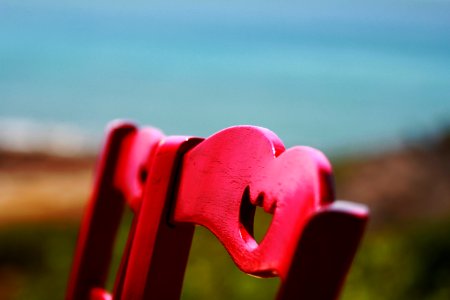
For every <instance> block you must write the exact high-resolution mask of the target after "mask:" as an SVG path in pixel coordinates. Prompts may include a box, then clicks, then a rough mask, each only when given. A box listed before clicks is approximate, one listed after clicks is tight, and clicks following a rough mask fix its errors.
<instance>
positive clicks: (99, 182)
mask: <svg viewBox="0 0 450 300" xmlns="http://www.w3.org/2000/svg"><path fill="white" fill-rule="evenodd" d="M162 137H163V134H162V133H161V132H160V131H159V130H157V129H153V128H143V129H138V128H137V127H136V126H135V125H133V124H131V123H128V122H114V123H112V124H110V126H109V127H108V131H107V137H106V141H105V143H104V145H103V149H102V152H101V154H100V157H99V160H98V162H97V163H98V165H97V168H96V172H95V182H94V186H93V191H92V194H91V198H90V200H89V202H88V206H87V208H86V211H85V214H84V218H83V221H82V225H81V229H80V232H79V236H78V242H77V248H76V250H75V256H74V261H73V264H72V270H71V273H70V276H69V285H68V289H67V293H66V299H67V300H71V299H88V298H89V295H90V294H91V290H92V289H94V288H103V287H104V285H105V281H106V279H107V275H108V271H109V265H110V261H111V256H112V251H113V248H114V242H115V237H116V234H117V229H118V227H119V225H120V221H121V216H122V213H123V210H124V206H125V205H129V206H130V207H131V208H132V210H133V211H134V212H137V210H139V207H140V205H141V201H142V185H143V183H142V182H141V181H142V173H143V172H144V173H145V172H146V171H145V167H146V166H147V161H149V160H151V157H152V153H153V152H154V150H155V147H156V145H157V144H158V143H159V141H160V140H161V138H162ZM132 234H133V233H132V232H130V235H131V236H132ZM119 273H120V272H119ZM121 276H122V275H120V274H119V276H118V278H120V277H121Z"/></svg>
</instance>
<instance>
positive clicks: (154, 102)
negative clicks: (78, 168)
mask: <svg viewBox="0 0 450 300" xmlns="http://www.w3.org/2000/svg"><path fill="white" fill-rule="evenodd" d="M172 4H173V3H172ZM175 4H176V5H175ZM175 4H173V6H171V5H169V4H158V5H152V4H151V3H147V2H144V1H138V2H137V3H136V2H133V4H128V5H127V4H126V3H125V2H124V3H121V2H119V4H117V5H114V6H112V5H110V4H108V2H106V1H101V2H100V3H97V4H95V5H94V4H90V3H89V2H86V3H84V2H81V3H78V2H72V1H66V2H64V5H63V4H60V3H59V2H56V1H42V2H36V1H28V2H27V1H26V2H23V3H22V4H15V3H14V2H13V1H3V2H1V3H0V38H1V39H0V119H7V120H11V119H12V120H18V119H20V120H28V121H31V122H37V123H40V122H44V123H45V122H52V124H69V125H71V126H75V127H78V128H81V129H82V130H84V131H88V132H90V133H93V134H94V135H97V134H100V133H101V132H102V130H103V128H104V125H105V124H106V123H107V122H108V121H109V120H111V119H114V118H129V119H133V120H136V121H138V122H141V123H146V124H152V125H155V126H157V127H160V128H162V129H163V130H164V131H165V132H166V133H168V134H194V135H201V136H207V135H209V134H211V133H213V132H215V131H217V130H219V129H222V128H224V127H227V126H231V125H236V124H254V125H260V126H264V127H268V128H270V129H272V130H273V131H275V132H276V133H277V134H278V135H279V136H280V137H281V138H282V139H283V140H284V141H285V143H286V144H287V145H288V146H291V145H294V144H306V145H312V146H315V147H319V148H322V149H325V150H326V151H329V152H333V151H335V152H338V151H370V150H371V149H378V148H379V147H380V146H382V147H384V146H390V145H395V144H396V143H398V142H399V141H400V140H402V139H404V138H405V137H409V136H414V135H417V134H419V135H420V134H423V133H426V132H429V131H433V130H434V129H435V128H437V127H439V126H442V124H448V123H449V121H448V120H450V118H449V116H450V17H449V16H450V4H449V3H448V2H445V1H444V2H442V1H441V2H422V1H404V2H403V1H394V2H378V3H370V2H363V3H361V2H356V1H348V2H345V4H340V5H339V6H338V5H336V4H330V3H327V2H324V1H321V2H320V3H319V4H311V3H304V2H301V3H299V2H287V3H284V4H276V3H272V2H263V3H259V2H251V3H248V2H247V3H241V4H238V3H232V4H225V3H223V2H220V1H219V2H218V1H216V2H213V3H212V4H211V3H207V2H204V3H203V2H189V3H187V4H186V3H184V2H183V3H181V2H175ZM14 124H16V123H14ZM3 130H6V129H5V128H3Z"/></svg>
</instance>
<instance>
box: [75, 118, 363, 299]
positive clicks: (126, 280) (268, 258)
mask: <svg viewBox="0 0 450 300" xmlns="http://www.w3.org/2000/svg"><path fill="white" fill-rule="evenodd" d="M129 131H130V132H132V133H133V134H130V133H128V132H129ZM122 132H126V134H124V133H122ZM115 139H116V140H118V141H116V142H112V141H114V140H115ZM108 140H109V141H110V142H109V143H107V145H110V146H106V147H105V149H106V150H104V154H103V156H102V157H103V158H102V161H103V165H104V166H108V165H113V166H114V167H111V169H110V170H109V172H113V173H114V174H115V175H114V178H113V179H111V178H109V179H108V180H106V181H107V182H108V184H109V185H108V184H107V185H106V186H107V187H108V188H109V189H108V188H107V189H106V190H107V191H109V192H108V193H106V194H105V197H106V196H108V197H112V198H114V196H115V194H114V193H116V192H117V190H119V191H120V193H119V194H120V195H122V198H121V201H119V202H126V203H128V205H129V206H130V207H131V208H132V209H133V210H134V211H135V212H136V213H137V218H135V220H136V221H135V222H134V224H133V228H132V230H131V234H130V239H129V243H128V246H127V249H126V250H125V252H124V257H123V259H122V266H121V269H120V271H119V273H118V279H116V287H115V290H114V299H136V300H137V299H179V297H180V293H181V288H182V283H183V276H184V271H185V268H186V263H187V258H188V254H189V249H190V245H191V241H192V236H193V232H194V226H195V225H196V224H198V225H202V226H205V227H206V228H208V229H209V230H211V231H212V232H213V233H214V234H215V235H216V237H217V238H218V239H219V240H220V242H221V243H222V244H223V245H224V247H225V248H226V249H227V251H228V252H229V254H230V255H231V257H232V258H233V260H234V262H235V263H236V265H237V266H238V267H239V268H240V269H241V270H243V271H244V272H247V273H249V274H252V275H256V276H260V277H271V276H279V277H280V278H281V282H282V284H281V287H280V289H279V292H278V296H277V297H278V299H335V298H337V297H338V295H339V291H340V288H341V286H342V284H343V282H344V279H345V276H346V274H347V272H348V269H349V267H350V265H351V261H352V259H353V256H354V254H355V252H356V249H357V246H358V244H359V241H360V239H361V236H362V234H363V231H364V227H365V224H366V221H367V217H368V212H367V209H366V208H365V207H364V206H360V205H357V204H353V203H349V202H343V201H335V200H334V190H333V180H332V171H331V166H330V164H329V162H328V160H327V159H326V157H325V156H324V155H323V154H322V153H321V152H320V151H318V150H315V149H313V148H310V147H302V146H298V147H293V148H290V149H288V150H285V148H284V146H283V144H282V142H281V141H280V140H279V139H278V137H277V136H276V135H275V134H274V133H272V132H271V131H269V130H267V129H263V128H259V127H252V126H237V127H232V128H228V129H225V130H223V131H220V132H218V133H216V134H215V135H213V136H211V137H209V138H207V139H206V140H204V141H202V140H201V139H198V138H188V137H177V136H175V137H163V136H162V134H156V133H155V132H154V131H152V130H150V131H144V130H140V131H136V129H135V128H134V127H130V126H129V125H124V124H123V125H121V126H119V127H118V128H116V129H115V130H113V131H112V133H111V134H110V137H109V139H108ZM156 142H158V143H156ZM119 144H120V145H121V147H119V148H120V149H121V152H120V151H119V152H118V150H113V149H114V147H113V145H116V146H115V147H116V148H117V147H118V146H117V145H119ZM149 148H151V149H149ZM105 153H106V154H107V155H106V154H105ZM110 153H116V154H115V155H112V154H110ZM109 156H114V157H115V158H114V159H111V160H112V161H113V162H114V163H108V162H105V161H107V159H106V157H109ZM100 170H103V171H101V172H100V174H103V175H102V176H106V177H107V176H111V175H106V174H110V173H109V172H106V167H103V169H100ZM143 170H146V171H143ZM144 175H146V176H144ZM102 176H100V178H103V177H102ZM144 179H145V186H144V187H143V186H142V182H140V181H139V180H141V181H142V180H144ZM103 180H105V179H103ZM111 181H112V182H113V184H112V185H113V186H114V188H111ZM101 182H102V181H101V180H98V182H97V185H96V189H95V190H94V191H97V192H94V197H93V198H92V199H94V200H92V201H91V208H90V209H89V210H88V213H87V217H86V218H85V220H84V222H83V227H82V229H81V234H80V241H79V244H78V248H77V255H76V258H75V263H74V266H75V267H74V270H73V271H72V277H71V282H70V285H69V293H68V295H75V294H76V293H75V292H73V291H74V290H76V288H75V289H74V287H78V286H80V280H79V279H78V278H79V277H80V276H75V275H77V274H80V273H81V274H85V276H84V277H83V276H81V278H85V277H86V278H88V279H90V277H89V276H88V275H89V272H92V273H93V274H102V275H101V276H100V275H97V277H95V279H97V282H95V283H92V282H91V281H89V280H88V281H87V283H83V284H81V286H83V287H84V289H81V290H82V291H83V293H80V294H78V295H81V296H83V297H81V298H80V297H77V296H72V297H68V299H85V298H84V297H87V296H86V295H89V293H88V292H90V293H91V294H90V295H91V297H92V299H103V298H101V297H106V296H107V295H109V294H107V293H106V292H105V293H103V292H104V291H103V290H101V289H100V290H98V289H97V290H93V288H102V287H103V283H104V277H102V276H104V269H105V266H104V264H106V262H103V264H101V265H98V262H96V261H95V260H93V259H91V257H90V256H89V255H92V256H99V255H100V253H102V252H103V251H105V250H106V251H109V248H110V247H112V246H111V242H110V240H111V238H110V237H107V238H105V237H102V236H98V235H94V234H95V233H99V232H101V231H98V230H97V231H95V230H94V232H93V231H92V227H93V226H94V227H95V224H96V222H93V221H92V220H93V219H95V218H94V217H93V216H92V210H93V208H92V206H95V207H97V206H98V202H101V201H100V200H98V199H99V198H102V197H98V196H95V195H97V194H98V193H99V192H98V191H99V190H100V191H101V190H102V189H101V188H100V186H101ZM113 191H114V192H113ZM96 193H97V194H96ZM104 201H106V200H104ZM108 201H110V202H111V200H108ZM105 203H106V202H105ZM108 203H109V202H108ZM110 204H111V203H109V205H110ZM96 205H97V206H96ZM256 206H261V207H263V208H264V210H265V211H266V212H267V213H271V214H273V219H272V223H271V225H270V227H269V229H268V230H267V232H266V234H265V236H264V238H263V239H262V241H261V242H260V243H257V242H256V240H255V239H254V237H253V219H254V213H255V208H256ZM102 209H103V210H105V211H103V213H104V215H103V216H104V218H103V221H106V222H111V224H113V227H114V226H117V224H118V223H117V221H115V219H116V218H118V216H119V213H118V212H116V210H119V209H118V208H117V209H113V210H111V207H110V206H108V207H107V208H106V207H105V206H101V207H100V206H99V207H98V208H97V210H99V211H102ZM107 216H109V218H108V217H107ZM106 219H108V220H106ZM114 230H116V229H114ZM114 232H115V231H114ZM86 236H89V237H90V238H91V239H93V240H94V241H95V240H96V239H98V240H99V241H100V242H99V241H97V242H92V244H90V243H89V242H91V240H89V241H88V242H86V239H87V238H86ZM83 237H84V238H83ZM105 239H106V242H107V243H106V247H105V243H104V242H105ZM86 244H88V245H91V246H92V247H93V250H92V251H91V252H89V251H86V246H85V245H86ZM83 245H84V246H83ZM96 247H97V248H96ZM88 248H89V247H88ZM80 253H83V255H84V256H83V255H81V254H80ZM109 256H110V253H109V252H108V255H107V258H108V259H103V260H102V261H106V260H109ZM80 257H82V258H83V257H84V260H83V259H80ZM86 257H87V258H86ZM80 265H81V266H84V267H85V269H86V270H87V271H86V272H87V273H86V272H84V273H83V272H80V271H79V270H78V269H79V268H80V267H79V266H80ZM99 270H100V272H99ZM102 280H103V281H102ZM74 282H75V283H74ZM92 291H94V292H95V293H97V294H95V293H94V292H92ZM102 293H103V294H102ZM95 295H96V296H95ZM94 296H95V297H97V298H95V297H94Z"/></svg>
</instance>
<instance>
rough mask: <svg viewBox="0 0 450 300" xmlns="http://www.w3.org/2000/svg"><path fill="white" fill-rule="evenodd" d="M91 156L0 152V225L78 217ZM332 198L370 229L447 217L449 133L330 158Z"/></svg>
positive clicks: (92, 163)
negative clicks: (360, 215) (356, 209)
mask: <svg viewBox="0 0 450 300" xmlns="http://www.w3.org/2000/svg"><path fill="white" fill-rule="evenodd" d="M95 161H96V157H95V156H94V155H91V154H84V155H80V156H57V155H53V154H51V153H42V152H29V153H27V152H17V151H5V150H0V191H1V197H0V227H3V226H5V225H6V224H20V223H35V222H45V221H56V222H67V221H69V220H71V221H79V220H80V218H81V215H82V212H83V209H84V206H85V203H86V201H87V200H88V198H89V193H90V190H91V186H92V184H93V173H94V167H95ZM331 162H332V165H333V169H334V173H335V181H336V190H337V191H336V192H337V199H347V200H350V201H354V202H359V203H364V204H366V205H368V206H369V208H370V210H371V222H370V226H371V227H378V226H383V225H386V224H392V223H395V224H398V223H400V222H405V221H407V222H411V221H414V220H418V221H420V220H426V219H441V218H445V217H448V216H449V215H450V201H448V199H450V185H449V184H448V182H450V133H447V134H442V135H441V136H440V137H439V138H438V139H433V140H425V139H423V140H422V141H421V140H418V141H416V142H413V143H409V144H407V145H406V146H404V147H403V148H399V149H392V150H388V151H385V152H381V153H376V154H368V155H357V156H347V157H341V158H337V159H331Z"/></svg>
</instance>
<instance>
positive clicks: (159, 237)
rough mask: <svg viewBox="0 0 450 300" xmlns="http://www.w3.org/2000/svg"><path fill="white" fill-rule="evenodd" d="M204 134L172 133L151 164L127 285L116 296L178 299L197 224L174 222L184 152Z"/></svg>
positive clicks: (193, 145) (130, 258)
mask: <svg viewBox="0 0 450 300" xmlns="http://www.w3.org/2000/svg"><path fill="white" fill-rule="evenodd" d="M200 141H201V139H198V138H187V137H168V138H166V139H165V140H163V141H162V142H161V143H160V145H159V147H158V149H157V151H156V153H155V159H154V161H153V163H152V166H151V168H150V172H149V176H148V179H147V185H146V187H145V192H144V200H143V203H142V207H141V211H140V214H139V216H138V223H137V227H136V231H135V235H134V239H133V242H132V246H131V250H130V254H129V260H128V266H127V270H126V273H125V281H124V285H123V290H122V293H121V294H120V295H115V296H116V297H117V299H124V300H125V299H126V300H132V299H136V300H138V299H179V297H180V294H181V288H182V283H183V277H184V272H185V268H186V264H187V259H188V255H189V249H190V246H191V242H192V237H193V233H194V224H184V225H177V226H174V225H173V224H171V223H170V215H171V213H172V211H171V210H172V202H173V198H174V197H175V195H176V182H177V180H178V174H179V168H180V166H181V158H182V157H183V155H184V153H185V152H187V151H189V150H190V149H192V148H193V147H195V146H196V145H197V144H198V143H199V142H200Z"/></svg>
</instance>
